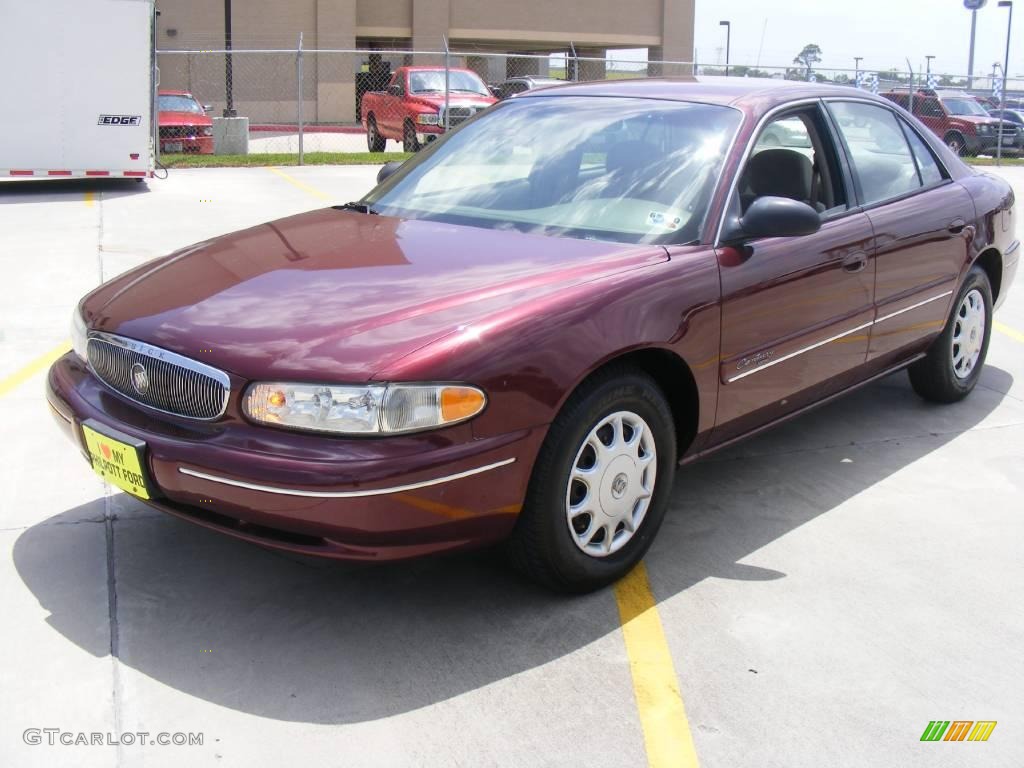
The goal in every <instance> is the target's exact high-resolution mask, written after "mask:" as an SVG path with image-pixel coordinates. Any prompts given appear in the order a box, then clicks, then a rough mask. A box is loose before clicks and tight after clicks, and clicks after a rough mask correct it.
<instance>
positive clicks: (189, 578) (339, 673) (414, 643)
mask: <svg viewBox="0 0 1024 768" xmlns="http://www.w3.org/2000/svg"><path fill="white" fill-rule="evenodd" d="M1007 379H1009V381H1010V382H1012V377H1010V376H1009V374H1006V373H1004V372H1003V371H1000V370H999V369H993V368H991V367H990V368H989V369H988V370H987V371H986V380H985V382H984V386H981V387H979V388H978V389H977V390H976V391H975V393H974V394H973V395H972V396H971V397H970V398H968V399H967V400H966V401H964V402H962V403H959V404H957V405H954V406H934V405H929V404H926V403H924V402H922V401H920V400H919V399H918V398H917V397H916V396H915V395H914V394H913V392H912V391H911V390H910V388H909V386H908V385H907V383H906V377H905V376H899V375H897V376H893V377H889V378H887V379H885V380H883V381H881V382H877V383H875V384H873V385H871V386H869V387H866V388H864V389H862V390H860V391H858V392H856V393H854V394H852V395H850V396H849V397H846V398H844V399H842V400H839V401H836V402H834V403H831V404H829V405H826V406H824V407H822V408H820V409H818V410H816V411H814V412H812V413H810V414H807V415H805V416H803V417H801V418H799V419H795V420H793V421H791V422H789V423H788V424H786V425H784V426H782V427H779V428H778V429H776V430H774V431H772V432H770V433H766V434H765V435H763V436H761V437H758V438H755V439H752V440H750V441H748V442H746V443H744V444H741V445H739V446H737V447H735V448H733V449H730V450H728V451H726V452H723V453H722V454H720V455H718V456H717V457H714V458H713V459H708V460H706V461H703V462H699V463H696V464H693V465H690V466H687V467H685V468H683V469H682V470H681V471H680V473H679V475H678V479H677V482H676V485H675V487H674V489H673V499H672V506H671V509H670V511H669V514H668V517H667V519H666V522H665V525H664V527H663V528H662V530H661V532H660V534H659V536H658V539H657V541H656V543H655V545H654V547H653V548H652V550H651V552H650V553H649V554H648V556H647V558H646V564H647V569H648V572H649V573H650V575H651V582H652V585H653V588H654V591H655V597H656V598H657V599H658V600H659V601H660V600H665V599H667V598H670V597H671V596H673V595H675V594H678V593H679V592H681V591H683V590H686V589H688V588H690V587H691V586H693V585H695V584H697V583H699V582H701V581H702V580H704V579H708V578H726V579H738V580H742V581H748V582H750V589H757V583H758V582H760V581H764V580H772V579H780V578H785V577H786V574H785V573H784V572H782V571H780V570H775V569H772V568H768V567H754V566H749V565H744V564H743V563H742V562H741V561H742V560H743V559H744V558H745V557H747V556H749V555H750V554H751V553H754V552H755V551H757V550H759V549H760V548H762V547H764V546H765V545H766V544H768V543H769V542H772V541H774V540H775V539H777V538H779V537H780V536H783V535H784V534H786V533H789V532H791V531H793V530H794V529H796V528H799V527H800V526H802V525H804V524H805V523H807V522H809V521H811V520H813V519H814V518H816V517H818V516H819V515H823V514H827V513H828V512H829V511H830V510H833V509H835V508H836V507H837V506H838V505H840V504H842V503H843V502H845V501H847V500H848V499H851V498H852V497H853V496H854V495H856V494H858V493H860V492H862V491H864V490H865V489H867V488H869V487H871V486H872V485H874V484H876V483H878V482H880V481H882V480H884V479H885V478H887V477H888V476H889V475H891V474H892V473H894V472H897V471H899V470H900V469H902V468H903V467H906V466H907V465H908V464H910V463H913V462H914V461H916V460H918V459H920V458H921V457H923V456H926V455H927V454H928V453H930V452H932V451H934V450H936V449H937V448H939V447H941V446H942V445H944V444H946V443H948V442H949V441H950V440H952V439H954V438H956V437H957V436H958V435H960V434H962V433H963V432H965V431H967V430H970V429H972V428H973V427H975V426H976V425H978V424H979V423H981V422H982V421H983V420H986V419H988V418H989V417H990V416H992V414H993V412H994V411H995V410H996V409H997V407H999V405H1000V403H1002V402H1003V400H1004V397H1005V395H1004V394H1002V392H1000V391H999V390H1000V389H1002V390H1004V391H1005V390H1006V389H1008V383H1007ZM998 418H999V417H998V415H997V416H996V417H995V419H994V420H998ZM116 499H118V502H117V503H118V505H122V511H121V513H120V514H119V516H118V517H117V519H116V520H115V521H114V522H113V524H112V531H111V533H112V539H108V546H109V541H110V540H112V542H113V545H112V546H113V550H112V557H111V555H110V551H109V550H108V558H110V560H111V561H112V562H113V563H114V572H113V578H112V579H111V580H110V584H111V587H112V588H113V589H114V590H115V591H116V619H115V620H114V622H113V624H114V626H115V627H116V635H117V641H116V643H114V647H115V648H116V649H117V655H118V658H119V660H120V662H121V663H122V664H124V665H127V666H128V667H130V668H133V669H135V670H138V671H139V672H141V673H142V674H144V675H146V676H148V677H149V678H152V679H153V680H155V681H158V682H159V683H162V684H163V685H166V686H170V687H172V688H174V689H176V690H179V691H181V692H183V693H186V694H188V695H190V696H196V697H199V698H202V699H205V700H207V701H210V702H213V703H215V704H218V705H220V706H224V707H230V708H232V709H235V710H239V711H241V712H246V713H249V714H253V715H258V716H261V717H269V718H275V719H278V720H284V721H295V722H308V723H353V722H362V721H367V720H374V719H378V718H382V717H387V716H390V715H394V714H398V713H402V712H406V711H410V710H414V709H417V708H420V707H423V706H427V705H430V704H432V703H435V702H439V701H443V700H446V699H449V698H451V697H454V696H457V695H459V694H461V693H465V692H467V691H470V690H474V689H477V688H480V687H482V686H485V685H488V684H490V683H493V682H496V681H500V680H502V679H504V678H507V677H510V676H512V675H516V674H517V673H521V672H524V671H526V670H529V669H533V668H535V667H538V666H540V665H543V664H546V663H548V662H551V661H553V660H556V659H559V658H561V657H563V656H565V655H566V654H569V653H571V652H573V651H575V650H578V649H580V648H582V647H584V646H586V645H588V644H590V643H592V642H594V641H595V640H598V639H600V638H602V637H604V636H605V635H607V634H609V633H611V632H615V631H616V630H617V629H618V627H619V616H618V612H617V608H616V605H615V601H614V599H613V598H612V596H611V594H610V590H604V591H601V592H598V593H595V594H591V595H586V596H582V597H563V596H557V595H552V594H549V593H547V592H545V591H543V590H541V589H538V588H536V587H534V586H532V585H531V584H529V583H526V582H525V581H523V580H522V579H520V578H519V577H517V576H516V575H514V574H513V573H511V572H510V571H509V570H507V569H506V568H505V566H504V565H503V564H502V563H501V560H500V558H498V557H495V556H494V553H492V552H483V553H477V554H466V555H457V556H451V557H447V558H436V559H430V560H424V561H418V562H411V563H406V564H393V565H386V566H376V567H365V566H353V565H348V564H341V563H336V562H331V561H323V560H317V559H307V558H302V557H297V556H291V555H282V554H280V553H275V552H270V551H266V550H263V549H261V548H259V547H255V546H251V545H248V544H245V543H242V542H238V541H235V540H233V539H230V538H228V537H225V536H221V535H219V534H216V533H213V532H210V531H207V530H205V529H202V528H199V527H197V526H192V525H190V524H188V523H186V522H182V521H179V520H177V519H174V518H171V517H169V516H164V515H161V514H159V513H149V512H148V511H144V510H143V508H142V507H141V505H136V504H135V502H133V501H126V500H125V499H124V497H120V496H118V497H116ZM103 509H104V502H103V500H102V499H100V500H97V501H93V502H90V503H89V504H86V505H83V506H82V507H78V508H76V509H73V510H69V511H67V512H65V513H63V514H61V515H57V516H55V517H52V518H50V519H48V520H46V521H45V522H43V523H40V524H38V525H36V526H33V527H32V528H29V529H27V530H26V531H25V532H24V533H23V534H22V535H21V536H20V537H19V539H18V540H17V542H16V544H15V548H14V562H15V566H16V568H17V571H18V573H19V575H20V577H21V579H22V580H23V581H24V583H25V584H26V585H27V587H28V588H29V589H30V590H31V591H32V593H33V594H34V596H35V597H36V598H37V599H38V601H39V603H40V604H41V605H42V606H43V607H44V608H45V609H46V610H47V611H49V617H48V618H47V621H48V623H49V624H50V625H51V626H52V627H53V628H54V629H56V630H57V631H58V632H60V633H61V634H63V635H64V636H65V637H66V638H68V639H69V640H70V641H72V642H73V643H76V644H77V645H79V646H80V647H81V648H83V649H85V650H86V651H88V652H89V653H91V654H93V655H94V656H97V657H104V656H107V655H109V654H110V653H111V646H110V645H108V644H107V642H106V638H105V633H103V632H101V631H97V626H98V625H100V624H101V623H102V624H105V623H106V622H107V620H108V617H107V616H106V615H103V616H96V615H95V613H96V611H95V608H93V610H92V611H90V610H89V609H88V608H87V607H86V605H87V601H83V600H81V599H79V596H80V594H81V590H82V589H83V587H82V586H81V585H80V584H78V583H76V582H75V581H74V579H72V577H71V576H63V575H62V570H61V568H60V567H58V566H57V565H55V564H59V563H60V562H61V561H62V560H63V559H65V558H75V557H81V556H82V555H81V553H80V552H79V551H78V550H77V549H76V548H75V545H74V543H73V540H72V541H67V542H66V543H62V544H59V545H55V544H53V541H54V538H53V537H48V536H47V535H46V531H47V528H48V526H51V525H53V524H54V523H61V522H65V521H71V520H83V519H86V518H88V519H92V520H95V519H97V516H99V517H102V515H103ZM98 524H101V523H93V525H98ZM79 527H81V526H79ZM76 531H77V528H76ZM83 535H84V534H83ZM60 538H61V539H62V541H63V540H64V539H67V537H60ZM64 547H66V549H62V548H64ZM761 562H764V560H763V559H762V560H761ZM69 570H72V571H74V572H75V573H80V572H81V569H69ZM99 570H100V573H99V574H98V575H97V578H106V577H105V576H104V574H103V573H102V567H101V568H100V569H99Z"/></svg>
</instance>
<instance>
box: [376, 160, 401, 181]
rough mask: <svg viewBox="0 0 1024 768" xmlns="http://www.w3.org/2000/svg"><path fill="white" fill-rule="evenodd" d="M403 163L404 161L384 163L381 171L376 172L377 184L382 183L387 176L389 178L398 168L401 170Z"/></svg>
mask: <svg viewBox="0 0 1024 768" xmlns="http://www.w3.org/2000/svg"><path fill="white" fill-rule="evenodd" d="M403 162H405V161H404V160H392V161H390V162H387V163H384V165H383V166H381V169H380V170H379V171H377V183H378V184H380V183H381V182H382V181H384V179H386V178H387V177H388V176H390V175H391V174H393V173H394V172H395V171H397V170H398V169H399V168H401V167H402V163H403Z"/></svg>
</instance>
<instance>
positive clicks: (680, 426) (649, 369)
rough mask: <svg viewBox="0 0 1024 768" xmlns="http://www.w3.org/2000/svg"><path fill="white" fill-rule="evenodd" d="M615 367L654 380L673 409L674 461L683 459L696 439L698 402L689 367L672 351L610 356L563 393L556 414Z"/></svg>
mask: <svg viewBox="0 0 1024 768" xmlns="http://www.w3.org/2000/svg"><path fill="white" fill-rule="evenodd" d="M617 367H631V368H636V369H638V370H641V371H643V372H644V373H646V374H647V375H648V376H650V377H651V378H652V379H654V381H655V383H656V384H657V385H658V387H659V388H660V389H661V392H662V394H663V395H665V399H666V400H667V401H668V404H669V407H670V408H671V409H672V420H673V422H674V423H675V432H676V458H677V459H680V458H682V456H683V454H684V453H686V450H687V448H689V446H690V445H691V444H692V443H693V441H694V439H695V438H696V437H697V428H698V424H699V423H700V398H699V396H698V391H697V380H696V378H695V377H694V375H693V371H692V370H691V369H690V366H689V364H688V363H687V362H686V361H685V360H684V359H683V358H682V357H680V356H679V355H678V354H676V353H675V352H673V351H672V350H669V349H663V348H661V347H644V348H641V349H633V350H624V351H622V352H619V353H617V354H614V355H612V356H611V357H609V358H607V359H605V360H604V361H603V362H601V363H600V364H599V365H597V366H596V367H595V368H593V369H592V370H590V371H589V372H588V373H587V374H586V375H585V376H583V377H582V378H581V379H580V380H579V381H577V382H576V384H575V386H573V387H572V388H570V389H569V391H568V392H566V395H565V397H564V399H563V400H562V402H561V403H559V410H561V408H562V406H563V405H564V404H565V403H566V402H567V401H568V399H569V398H570V397H572V395H573V394H574V393H575V392H576V391H577V390H579V389H580V387H582V386H583V385H585V384H586V383H587V382H588V381H590V380H591V379H593V378H594V377H596V376H600V375H604V374H605V373H606V372H607V371H608V370H609V369H611V368H617Z"/></svg>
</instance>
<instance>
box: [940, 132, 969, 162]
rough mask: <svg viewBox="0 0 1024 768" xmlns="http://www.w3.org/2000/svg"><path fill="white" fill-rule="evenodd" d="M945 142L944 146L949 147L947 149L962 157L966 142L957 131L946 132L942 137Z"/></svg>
mask: <svg viewBox="0 0 1024 768" xmlns="http://www.w3.org/2000/svg"><path fill="white" fill-rule="evenodd" d="M943 141H944V142H946V146H947V147H949V151H950V152H952V153H953V154H954V155H956V156H957V157H963V155H964V152H965V150H966V149H967V144H966V143H965V142H964V138H963V136H961V135H960V134H959V133H947V134H946V137H945V138H944V139H943Z"/></svg>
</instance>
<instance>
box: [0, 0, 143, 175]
mask: <svg viewBox="0 0 1024 768" xmlns="http://www.w3.org/2000/svg"><path fill="white" fill-rule="evenodd" d="M154 21H155V10H154V2H153V0H31V1H30V2H26V0H0V72H3V73H4V77H3V83H4V86H3V95H2V97H0V180H3V179H6V178H66V177H69V176H71V177H75V176H115V177H124V176H128V177H136V178H140V179H142V178H147V177H150V176H152V175H153V170H154V160H155V154H154V141H155V136H154V134H155V130H154V124H153V122H154V118H153V116H154V101H155V92H156V82H157V71H156V57H155V55H154V30H155V26H154Z"/></svg>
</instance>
